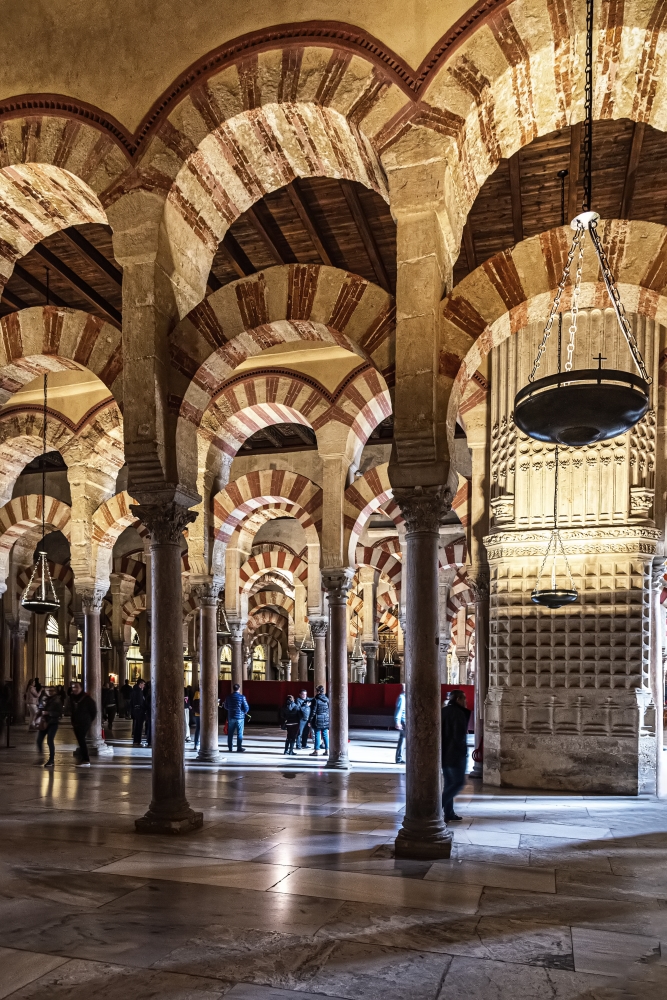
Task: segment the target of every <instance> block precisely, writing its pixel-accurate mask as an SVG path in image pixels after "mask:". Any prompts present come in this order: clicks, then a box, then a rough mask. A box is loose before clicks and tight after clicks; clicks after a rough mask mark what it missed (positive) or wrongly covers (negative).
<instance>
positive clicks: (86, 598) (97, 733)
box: [81, 589, 111, 756]
mask: <svg viewBox="0 0 667 1000" xmlns="http://www.w3.org/2000/svg"><path fill="white" fill-rule="evenodd" d="M104 594H105V591H104V590H102V589H93V590H84V591H83V592H82V594H81V609H82V611H83V687H84V690H85V691H87V692H88V694H89V695H90V697H91V698H92V699H93V701H94V702H95V705H96V706H97V715H96V716H95V719H94V720H93V723H92V725H91V727H90V729H89V730H88V736H87V737H86V742H87V744H88V751H89V753H91V754H97V755H98V756H99V755H104V754H108V753H111V748H110V747H108V746H107V744H106V743H105V742H104V739H103V737H102V653H101V650H100V609H101V607H102V600H103V599H104Z"/></svg>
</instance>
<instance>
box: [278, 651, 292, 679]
mask: <svg viewBox="0 0 667 1000" xmlns="http://www.w3.org/2000/svg"><path fill="white" fill-rule="evenodd" d="M280 666H281V668H282V672H283V673H282V677H281V680H284V681H291V680H292V661H291V660H290V658H289V656H286V657H284V658H283V659H282V660H281V661H280Z"/></svg>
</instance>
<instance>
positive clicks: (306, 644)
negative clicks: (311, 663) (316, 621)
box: [301, 622, 315, 653]
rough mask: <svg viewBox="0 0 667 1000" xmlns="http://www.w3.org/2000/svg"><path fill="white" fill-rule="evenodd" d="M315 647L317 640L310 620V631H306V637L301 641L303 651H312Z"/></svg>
mask: <svg viewBox="0 0 667 1000" xmlns="http://www.w3.org/2000/svg"><path fill="white" fill-rule="evenodd" d="M314 649H315V641H314V639H313V630H312V628H311V627H310V622H308V631H307V632H306V637H305V639H304V640H303V642H302V643H301V652H302V653H311V652H312V651H313V650H314Z"/></svg>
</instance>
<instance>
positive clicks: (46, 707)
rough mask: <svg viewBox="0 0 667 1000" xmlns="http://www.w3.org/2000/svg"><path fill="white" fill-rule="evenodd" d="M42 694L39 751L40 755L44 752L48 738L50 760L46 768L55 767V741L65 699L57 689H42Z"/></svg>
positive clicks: (39, 719)
mask: <svg viewBox="0 0 667 1000" xmlns="http://www.w3.org/2000/svg"><path fill="white" fill-rule="evenodd" d="M42 692H43V693H44V697H43V698H41V705H40V710H39V716H38V717H37V724H38V727H39V732H38V733H37V750H38V752H39V753H43V752H44V738H46V744H47V746H48V748H49V759H48V760H47V762H46V764H45V765H44V767H53V765H54V764H55V753H56V748H55V742H54V741H55V738H56V733H57V732H58V726H59V725H60V719H61V718H62V714H63V699H62V695H61V693H60V691H59V690H58V689H57V688H42Z"/></svg>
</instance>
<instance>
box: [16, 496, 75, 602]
mask: <svg viewBox="0 0 667 1000" xmlns="http://www.w3.org/2000/svg"><path fill="white" fill-rule="evenodd" d="M70 515H71V511H70V508H69V507H68V505H67V504H65V503H63V502H62V501H61V500H56V499H55V498H54V497H49V496H47V497H45V503H44V522H45V527H46V528H47V530H48V531H62V533H63V534H64V535H65V537H66V538H67V539H69V535H70ZM41 524H42V497H41V495H37V494H30V495H28V496H22V497H15V498H14V499H13V500H10V501H9V503H6V504H5V505H4V507H2V508H0V583H3V584H4V582H5V580H6V579H7V576H8V574H9V557H10V553H11V550H12V546H13V545H14V543H15V542H16V541H17V540H18V539H19V538H22V537H23V536H24V535H25V534H27V532H29V531H31V530H32V529H34V528H40V527H41ZM27 582H28V581H27V580H26V584H27ZM24 586H25V584H24Z"/></svg>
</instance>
